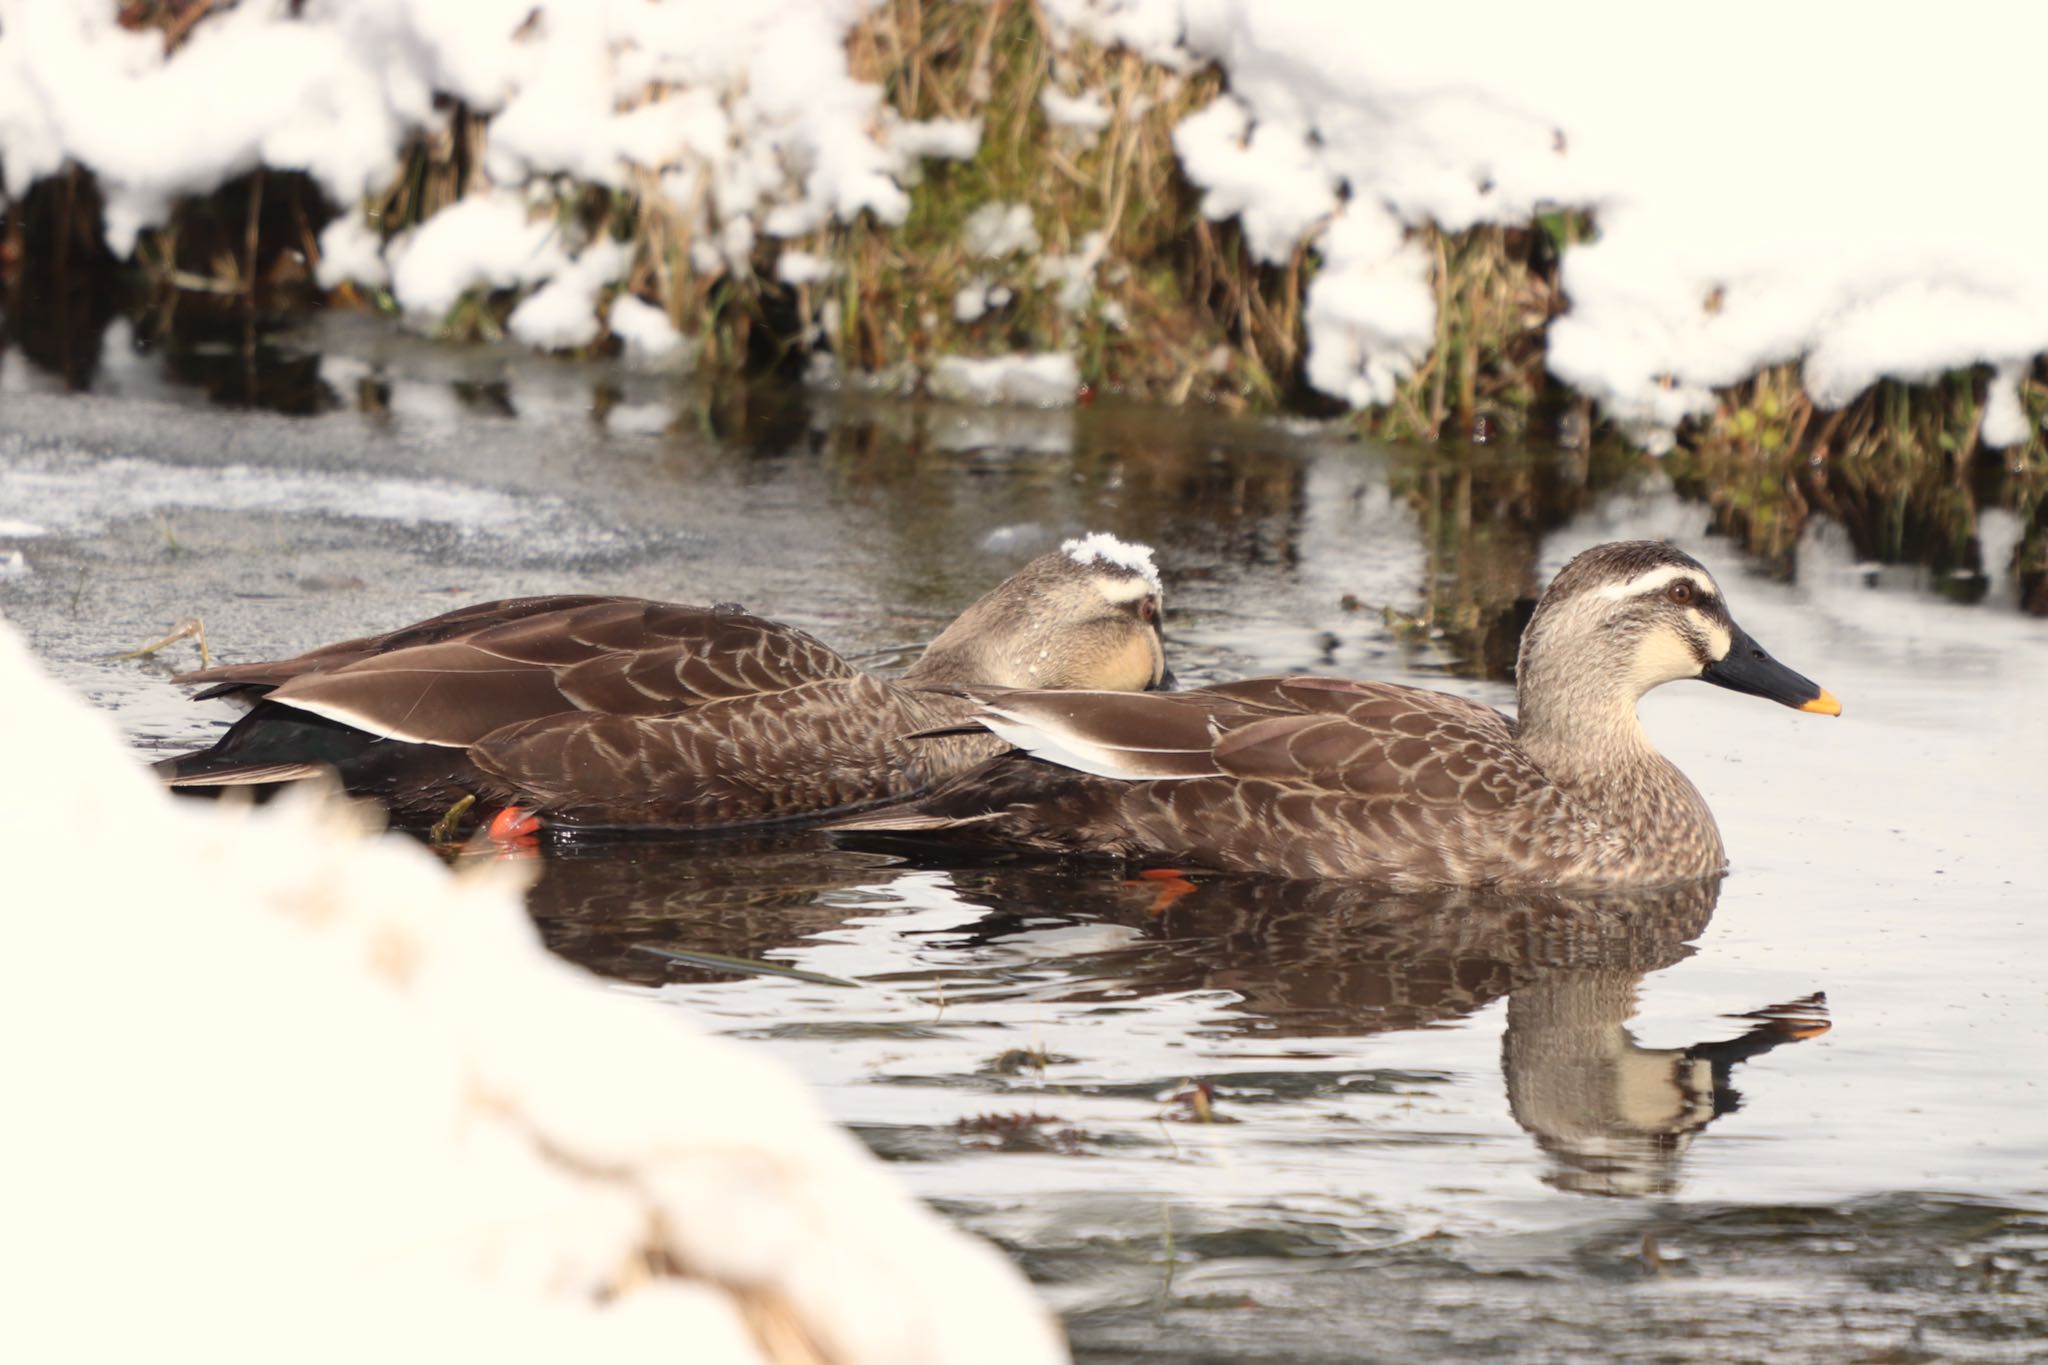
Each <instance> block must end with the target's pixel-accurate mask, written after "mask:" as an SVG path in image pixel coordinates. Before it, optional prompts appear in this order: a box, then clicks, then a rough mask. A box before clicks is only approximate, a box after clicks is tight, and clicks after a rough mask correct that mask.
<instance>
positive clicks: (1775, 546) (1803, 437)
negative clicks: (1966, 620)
mask: <svg viewBox="0 0 2048 1365" xmlns="http://www.w3.org/2000/svg"><path fill="white" fill-rule="evenodd" d="M1983 384H1984V374H1983V372H1982V371H1975V372H1972V371H1959V372H1955V373H1951V374H1949V375H1947V376H1944V377H1943V378H1942V379H1940V380H1939V381H1936V382H1934V383H1930V384H1924V385H1910V386H1909V385H1905V384H1899V383H1894V382H1891V381H1886V382H1885V383H1882V384H1879V385H1878V386H1877V387H1876V388H1874V389H1872V390H1871V391H1870V392H1868V393H1866V394H1864V395H1863V396H1862V397H1860V398H1858V399H1857V400H1856V401H1855V402H1853V403H1851V404H1850V405H1849V406H1847V407H1845V408H1843V409H1841V410H1839V411H1837V412H1833V413H1828V412H1821V411H1818V410H1816V409H1815V408H1814V406H1813V404H1812V402H1811V400H1810V399H1808V398H1807V396H1806V394H1805V392H1804V390H1803V389H1802V388H1801V387H1800V384H1799V376H1798V372H1797V370H1796V369H1795V368H1794V367H1789V366H1787V367H1780V368H1778V369H1774V370H1771V371H1768V372H1766V373H1765V374H1763V375H1760V376H1759V377H1757V378H1756V379H1753V380H1751V381H1749V382H1747V383H1745V384H1741V385H1738V386H1736V387H1735V388H1733V389H1731V390H1729V391H1728V393H1727V394H1725V395H1724V396H1723V398H1722V401H1721V404H1720V406H1719V408H1718V409H1717V411H1716V412H1715V413H1714V415H1713V417H1712V418H1711V419H1710V420H1709V421H1707V422H1705V423H1702V424H1701V426H1700V427H1699V429H1697V430H1696V431H1694V432H1693V433H1691V436H1690V438H1689V439H1688V440H1687V441H1686V442H1685V443H1684V445H1683V446H1682V447H1681V449H1680V450H1679V451H1678V452H1676V453H1675V454H1674V455H1673V456H1672V457H1671V471H1672V474H1673V476H1674V477H1675V478H1676V479H1677V480H1678V483H1679V487H1680V488H1681V489H1682V490H1684V491H1685V492H1687V493H1689V494H1691V495H1693V496H1696V497H1699V498H1701V499H1703V500H1705V501H1706V502H1708V503H1709V504H1710V505H1712V507H1713V508H1714V511H1715V518H1716V524H1717V529H1720V530H1723V531H1726V532H1728V533H1730V534H1732V535H1734V536H1736V537H1737V538H1739V539H1740V540H1741V541H1742V542H1743V543H1744V544H1745V545H1746V546H1747V547H1748V548H1749V549H1750V550H1751V551H1752V552H1753V553H1756V554H1760V555H1763V556H1765V557H1767V558H1769V559H1771V560H1773V561H1774V562H1776V563H1778V564H1779V565H1780V566H1783V567H1789V564H1790V558H1791V552H1792V548H1793V546H1794V544H1795V543H1796V542H1797V539H1798V536H1799V533H1800V531H1801V529H1802V528H1803V527H1804V526H1805V524H1806V522H1807V520H1808V519H1809V518H1810V517H1812V516H1814V515H1816V514H1823V515H1826V516H1827V517H1829V518H1830V519H1832V520H1834V521H1836V522H1839V523H1840V524H1841V525H1842V526H1844V527H1845V528H1846V529H1847V530H1848V532H1849V535H1850V538H1851V540H1852V542H1853V543H1854V545H1855V547H1856V550H1857V552H1858V554H1860V555H1862V556H1864V557H1866V558H1869V559H1874V560H1882V561H1887V562H1908V563H1917V564H1922V565H1925V566H1927V567H1928V568H1930V569H1933V570H1935V571H1936V572H1937V573H1940V574H1944V575H1958V576H1961V577H1960V578H1959V579H1957V580H1953V581H1961V582H1965V583H1968V582H1972V581H1975V582H1981V577H1982V575H1984V574H1987V573H1998V572H2007V573H2011V574H2013V575H2014V576H2015V577H2017V578H2018V579H2019V580H2020V582H2021V584H2022V594H2023V601H2024V602H2025V605H2026V606H2027V608H2028V609H2029V610H2031V611H2034V612H2036V613H2048V505H2044V502H2048V500H2044V494H2048V443H2044V441H2043V439H2042V436H2041V423H2042V421H2043V419H2044V418H2048V371H2044V368H2043V367H2040V366H2037V367H2036V370H2035V372H2034V374H2033V375H2032V376H2030V377H2029V378H2028V380H2027V382H2026V384H2025V386H2024V388H2023V402H2024V404H2025V407H2026V412H2027V418H2028V422H2029V426H2030V430H2031V436H2030V438H2029V440H2028V441H2027V442H2026V444H2024V445H2021V446H2016V447H2013V448H2011V449H2009V450H2005V451H1994V450H1987V449H1985V448H1984V447H1983V445H1982V443H1981V442H1980V440H1979V436H1978V432H1979V426H1980V424H1981V422H1982V420H1983V397H1982V392H1983ZM1989 507H2002V508H2005V509H2006V510H2008V511H2011V512H2012V513H2014V514H2015V515H2016V516H2017V517H2018V518H2019V520H2020V523H2021V525H2022V526H2023V527H2024V528H2025V530H2024V531H2023V533H2022V536H2021V539H2020V542H2019V544H2018V546H2017V547H2016V549H2015V551H2014V557H2013V562H2012V563H2010V564H1986V563H1983V562H1982V547H1981V545H1980V544H1979V543H1978V516H1979V514H1980V513H1981V512H1982V511H1983V510H1984V509H1986V508H1989Z"/></svg>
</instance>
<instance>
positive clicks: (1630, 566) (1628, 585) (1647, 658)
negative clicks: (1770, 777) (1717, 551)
mask: <svg viewBox="0 0 2048 1365" xmlns="http://www.w3.org/2000/svg"><path fill="white" fill-rule="evenodd" d="M1515 672H1516V678H1517V685H1518V691H1519V693H1520V703H1521V713H1522V717H1523V721H1524V724H1525V725H1526V724H1527V723H1528V722H1529V720H1530V719H1531V711H1532V708H1534V710H1535V713H1536V715H1537V717H1539V718H1542V719H1547V720H1552V721H1554V720H1557V719H1559V715H1558V708H1559V707H1561V706H1562V707H1570V708H1572V709H1573V710H1575V711H1580V712H1585V711H1598V710H1599V709H1601V708H1600V705H1599V702H1600V701H1601V700H1607V701H1610V702H1613V703H1615V704H1621V703H1625V704H1626V705H1627V706H1628V707H1629V709H1630V710H1633V708H1634V705H1635V702H1636V701H1637V700H1638V699H1640V698H1641V697H1642V695H1643V694H1644V693H1645V692H1647V691H1649V690H1650V689H1651V688H1653V687H1656V686H1658V685H1659V684H1661V683H1667V682H1674V681H1676V680H1678V679H1680V678H1700V679H1703V680H1705V681H1707V682H1710V683H1713V684H1715V685H1716V686H1718V687H1726V688H1728V689H1730V690H1732V691H1736V692H1747V693H1750V694H1751V695H1752V696H1758V697H1763V698H1766V699H1767V700H1770V701H1774V702H1778V703H1779V704H1781V705H1784V706H1790V707H1794V708H1796V709H1798V710H1801V711H1813V712H1817V713H1819V714H1821V715H1825V716H1837V715H1840V714H1841V713H1842V704H1841V703H1840V702H1838V701H1836V700H1835V698H1834V696H1833V695H1832V694H1830V693H1829V692H1828V690H1827V689H1826V688H1824V687H1821V686H1820V685H1819V684H1818V683H1815V682H1813V681H1812V680H1811V679H1808V678H1804V677H1801V676H1800V675H1799V674H1797V673H1794V672H1793V671H1792V670H1791V669H1789V668H1787V667H1785V665H1783V664H1781V663H1779V662H1778V661H1777V660H1776V659H1774V658H1772V657H1771V656H1770V655H1769V654H1768V653H1767V652H1765V650H1764V647H1763V646H1762V645H1760V644H1758V643H1757V642H1756V641H1755V640H1753V639H1751V638H1750V636H1749V633H1748V632H1747V631H1745V630H1743V628H1742V627H1741V626H1738V625H1736V624H1735V619H1734V618H1733V617H1732V616H1730V615H1729V614H1728V603H1727V599H1726V598H1725V597H1723V595H1722V593H1721V586H1720V584H1718V583H1716V582H1715V581H1714V576H1713V575H1712V574H1710V573H1708V572H1707V570H1706V568H1705V566H1704V565H1702V564H1701V563H1700V562H1699V561H1698V560H1696V559H1694V558H1693V557H1692V556H1691V555H1688V554H1685V553H1684V552H1682V551H1680V550H1675V549H1673V548H1672V547H1671V546H1669V545H1666V544H1663V543H1662V542H1660V541H1653V540H1625V541H1615V542H1613V543H1611V544H1607V545H1597V546H1595V547H1594V548H1592V549H1590V550H1587V551H1586V552H1585V553H1583V554H1581V555H1579V556H1578V557H1577V558H1575V559H1573V560H1572V561H1571V563H1569V564H1567V565H1565V566H1564V568H1563V570H1562V571H1560V572H1559V573H1558V575H1557V577H1556V579H1555V580H1553V581H1552V582H1551V585H1550V587H1549V589H1548V590H1546V591H1545V592H1544V594H1543V600H1542V601H1540V602H1539V603H1537V605H1536V614H1535V615H1534V616H1533V617H1531V618H1530V620H1529V628H1528V629H1527V630H1526V631H1525V632H1524V633H1523V635H1522V648H1521V654H1520V657H1519V659H1518V661H1517V663H1516V666H1515Z"/></svg>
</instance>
